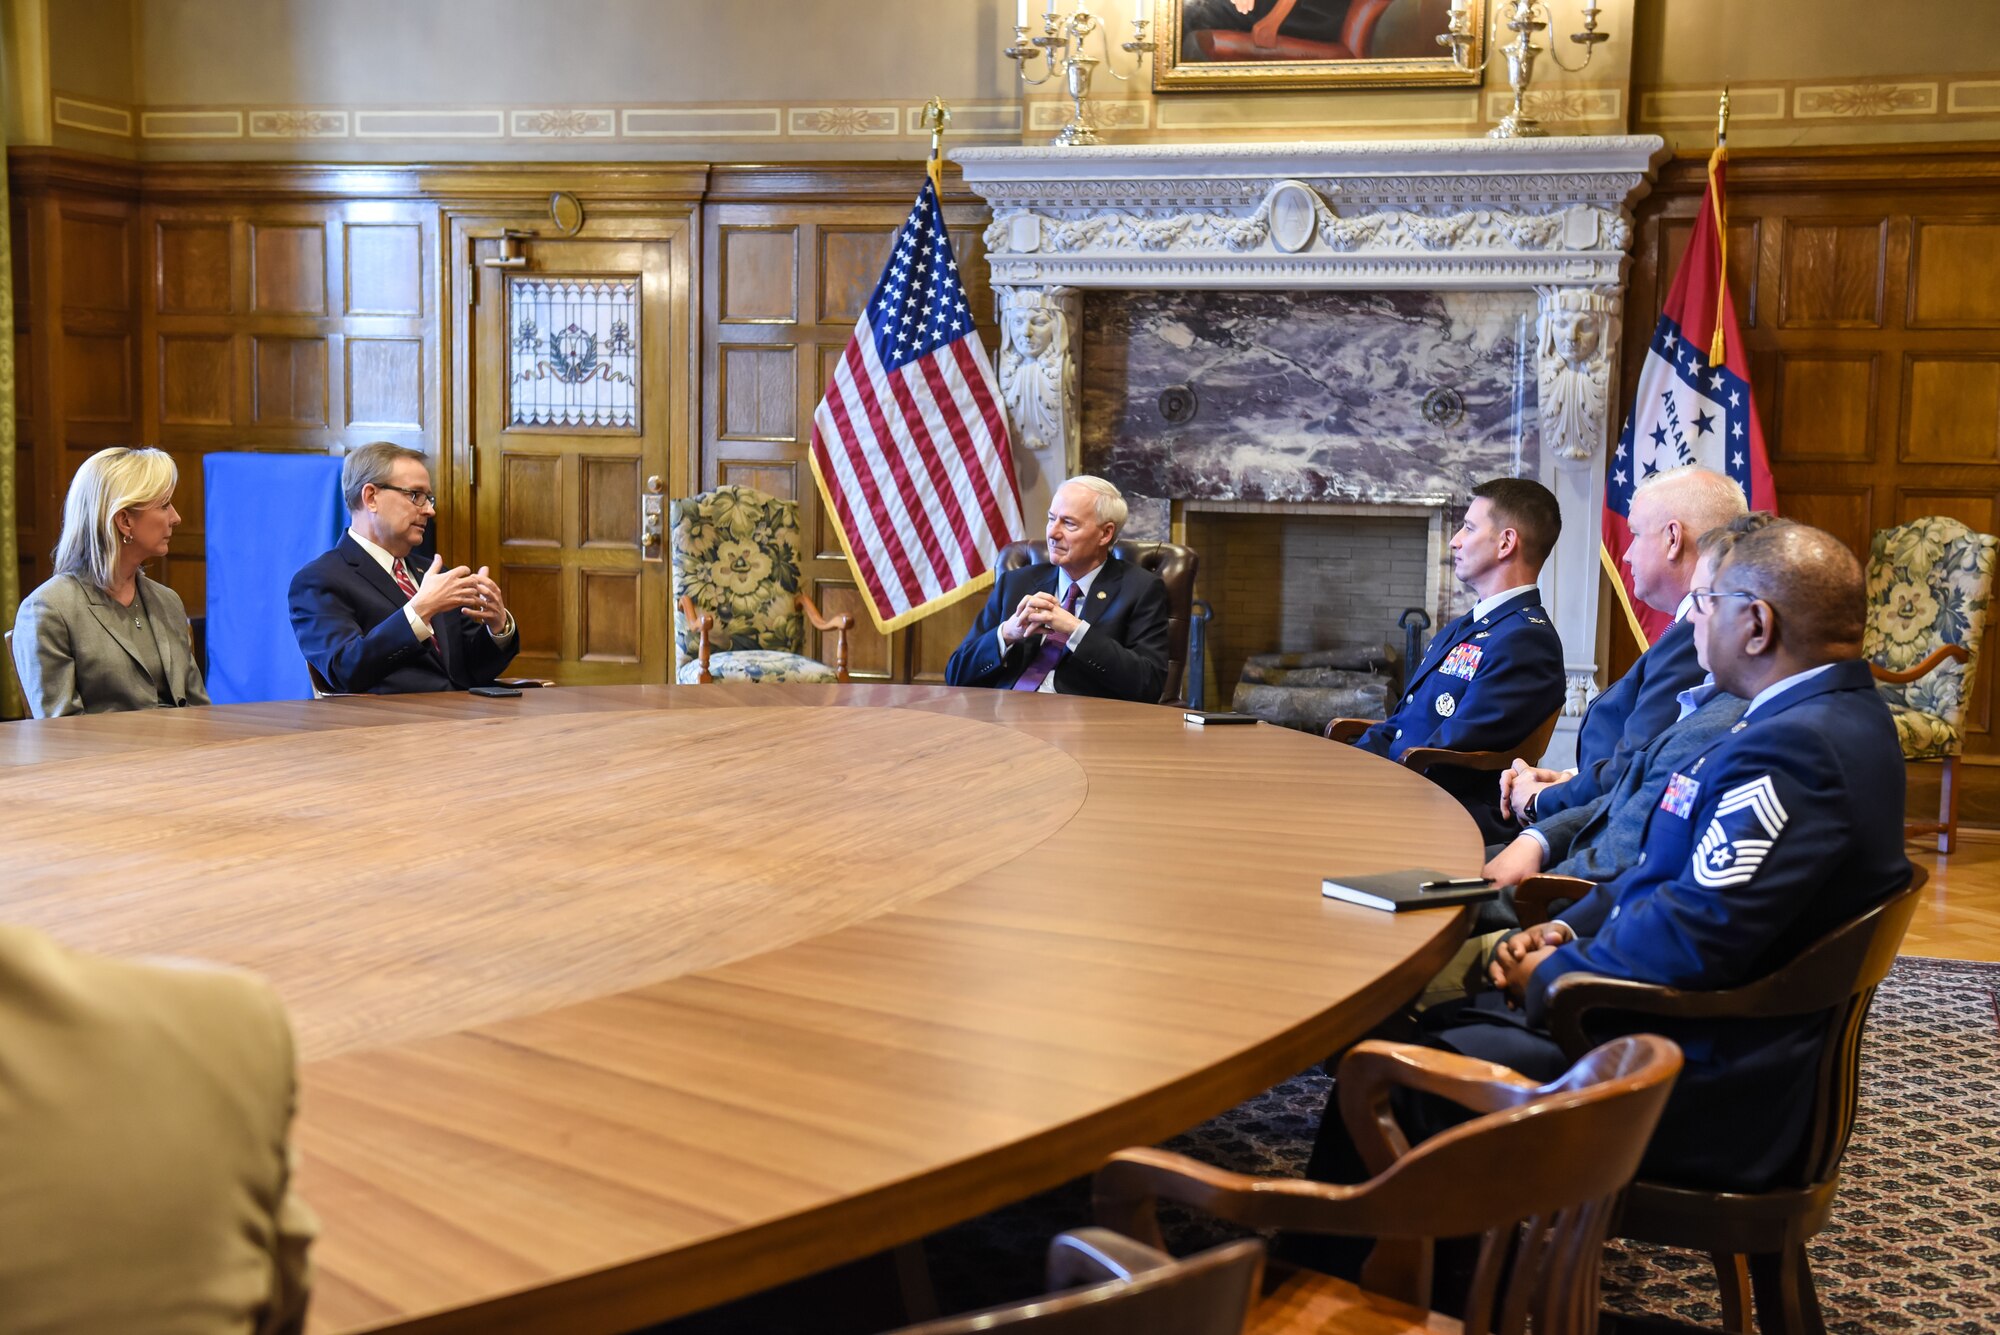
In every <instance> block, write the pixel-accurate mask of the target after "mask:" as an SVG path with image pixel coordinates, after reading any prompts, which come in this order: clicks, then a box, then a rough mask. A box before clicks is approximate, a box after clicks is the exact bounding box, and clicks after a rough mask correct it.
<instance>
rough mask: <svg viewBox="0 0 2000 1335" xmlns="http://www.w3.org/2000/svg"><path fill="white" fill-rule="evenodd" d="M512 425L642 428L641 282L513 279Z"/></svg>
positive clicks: (510, 293)
mask: <svg viewBox="0 0 2000 1335" xmlns="http://www.w3.org/2000/svg"><path fill="white" fill-rule="evenodd" d="M507 316H508V329H509V343H508V347H509V353H508V377H507V424H508V425H509V426H529V427H535V426H539V427H583V428H597V429H610V430H625V431H637V430H638V429H639V280H638V279H637V278H636V277H632V278H549V277H539V276H534V275H528V274H510V275H508V278H507Z"/></svg>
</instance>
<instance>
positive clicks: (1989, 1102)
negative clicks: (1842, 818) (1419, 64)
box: [926, 959, 2000, 1335]
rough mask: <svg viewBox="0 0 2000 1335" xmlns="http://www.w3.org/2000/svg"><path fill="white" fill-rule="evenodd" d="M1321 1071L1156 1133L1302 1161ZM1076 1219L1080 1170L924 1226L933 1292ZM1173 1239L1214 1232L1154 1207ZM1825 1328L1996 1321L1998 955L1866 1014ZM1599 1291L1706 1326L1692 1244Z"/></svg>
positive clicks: (1268, 1163)
mask: <svg viewBox="0 0 2000 1335" xmlns="http://www.w3.org/2000/svg"><path fill="white" fill-rule="evenodd" d="M1329 1084H1330V1082H1329V1081H1328V1079H1327V1078H1326V1077H1325V1076H1324V1075H1321V1074H1320V1073H1319V1072H1317V1071H1309V1072H1307V1073H1305V1074H1303V1075H1300V1076H1296V1077H1294V1078H1293V1079H1291V1080H1287V1081H1285V1082H1284V1083H1283V1084H1281V1085H1278V1086H1277V1087H1275V1088H1274V1089H1271V1090H1269V1091H1267V1092H1265V1093H1264V1094H1261V1095H1259V1096H1258V1097H1256V1098H1254V1099H1251V1100H1250V1101H1249V1102H1247V1103H1245V1104H1243V1105H1241V1106H1240V1107H1237V1108H1234V1109H1232V1110H1230V1111H1229V1112H1227V1113H1224V1114H1223V1115H1222V1116H1221V1117H1218V1118H1216V1119H1215V1120H1214V1121H1212V1122H1207V1123H1205V1124H1203V1125H1201V1126H1199V1127H1196V1128H1195V1129H1194V1130H1193V1131H1190V1132H1189V1133H1188V1134H1186V1135H1184V1136H1181V1137H1179V1138H1177V1139H1175V1140H1173V1141H1171V1142H1169V1145H1168V1148H1170V1149H1175V1150H1180V1151H1182V1152H1184V1153H1186V1154H1189V1155H1191V1156H1193V1157H1195V1158H1199V1159H1203V1160H1206V1161H1208V1162H1211V1163H1216V1164H1220V1165H1223V1166H1226V1167H1229V1168H1233V1169H1236V1170H1238V1171H1242V1172H1250V1173H1269V1174H1283V1175H1288V1176H1289V1175H1294V1174H1296V1173H1298V1172H1299V1171H1300V1170H1301V1169H1302V1168H1303V1166H1304V1163H1305V1158H1306V1154H1307V1152H1308V1151H1309V1149H1310V1148H1311V1145H1312V1136H1313V1131H1314V1128H1315V1127H1316V1126H1317V1125H1318V1124H1319V1115H1320V1110H1321V1109H1322V1108H1323V1107H1324V1106H1325V1102H1326V1092H1327V1088H1328V1085H1329ZM1088 1222H1090V1193H1089V1184H1088V1182H1087V1181H1078V1182H1073V1183H1069V1184H1067V1185H1065V1186H1063V1187H1060V1188H1058V1189H1056V1190H1055V1191H1051V1192H1048V1193H1045V1194H1043V1195H1041V1196H1036V1197H1033V1198H1032V1199H1030V1200H1027V1201H1023V1202H1021V1203H1020V1204H1018V1205H1015V1206H1011V1207H1009V1208H1008V1209H1005V1210H1001V1211H997V1212H995V1213H993V1214H990V1215H986V1216H984V1217H982V1218H980V1219H975V1220H972V1221H971V1222H969V1223H966V1224H963V1225H960V1226H959V1227H957V1228H954V1229H950V1230H947V1231H945V1232H943V1233H939V1234H936V1235H934V1236H933V1237H932V1238H930V1239H929V1241H928V1242H927V1244H926V1252H927V1254H928V1256H929V1258H930V1262H931V1270H932V1275H933V1279H934V1282H935V1284H936V1286H937V1289H938V1300H939V1305H940V1307H941V1308H942V1310H944V1311H947V1312H952V1311H966V1310H969V1309H973V1308H977V1307H981V1306H986V1305H989V1304H992V1303H997V1302H1004V1301H1007V1300H1010V1299H1013V1298H1017V1297H1022V1296H1025V1295H1027V1294H1031V1293H1034V1292H1036V1291H1037V1290H1038V1288H1039V1286H1040V1282H1041V1253H1042V1248H1043V1246H1044V1245H1045V1243H1046V1241H1047V1239H1048V1238H1050V1237H1051V1236H1053V1235H1054V1234H1056V1233H1058V1232H1060V1231H1061V1230H1063V1229H1065V1228H1073V1227H1076V1226H1078V1225H1081V1224H1086V1223H1088ZM1164 1224H1165V1228H1166V1231H1167V1236H1168V1240H1169V1242H1170V1243H1171V1244H1172V1245H1173V1248H1174V1250H1175V1251H1177V1252H1185V1251H1188V1250H1193V1249H1196V1248H1199V1247H1202V1246H1206V1245H1209V1244H1210V1243H1212V1242H1215V1241H1220V1240H1221V1239H1222V1238H1223V1237H1225V1236H1228V1234H1227V1233H1226V1232H1225V1231H1224V1230H1222V1229H1221V1228H1219V1227H1218V1226H1216V1225H1214V1224H1212V1223H1210V1222H1209V1221H1206V1220H1198V1219H1195V1218H1192V1217H1190V1216H1187V1215H1184V1214H1182V1215H1173V1214H1168V1215H1166V1216H1164ZM1812 1256H1813V1271H1814V1274H1815V1275H1816V1276H1817V1277H1818V1280H1819V1291H1820V1302H1821V1306H1822V1308H1823V1309H1824V1311H1825V1314H1826V1318H1827V1326H1828V1328H1829V1329H1830V1330H1831V1331H1833V1332H1834V1333H1835V1335H1875V1332H1891V1331H1923V1332H1935V1333H1936V1335H1987V1333H1989V1332H1991V1333H1993V1335H2000V964H1967V963H1960V962H1957V961H1951V960H1931V959H1904V960H1900V961H1898V962H1897V964H1896V967H1895V970H1894V972H1893V973H1891V974H1890V976H1889V979H1888V981H1887V982H1886V983H1885V984H1884V985H1883V987H1882V990H1881V992H1880V993H1879V994H1878V995H1877V997H1876V1002H1875V1009H1874V1012H1873V1014H1872V1015H1871V1017H1870V1019H1869V1027H1868V1034H1867V1047H1866V1049H1865V1058H1864V1077H1863V1086H1862V1097H1861V1112H1860V1118H1859V1121H1858V1123H1857V1126H1856V1130H1855V1136H1854V1141H1853V1143H1852V1144H1851V1145H1850V1147H1849V1149H1848V1155H1847V1164H1846V1171H1845V1177H1844V1180H1843V1182H1842V1186H1841V1191H1840V1198H1839V1203H1838V1204H1837V1206H1836V1207H1835V1211H1834V1219H1833V1223H1832V1224H1831V1225H1830V1226H1829V1227H1828V1228H1827V1229H1826V1231H1825V1232H1823V1233H1821V1234H1820V1235H1819V1237H1818V1238H1817V1239H1815V1240H1814V1242H1813V1245H1812ZM1606 1261H1607V1265H1606V1274H1605V1301H1606V1304H1607V1305H1608V1306H1609V1307H1611V1308H1612V1309H1613V1310H1616V1311H1621V1312H1632V1313H1642V1312H1652V1313H1658V1314H1661V1315H1666V1316H1671V1317H1674V1318H1676V1319H1678V1320H1681V1321H1688V1322H1694V1323H1697V1324H1713V1323H1714V1322H1715V1321H1716V1320H1717V1319H1718V1316H1719V1312H1718V1309H1717V1307H1716V1303H1715V1290H1714V1284H1713V1281H1712V1279H1711V1277H1710V1274H1709V1270H1708V1263H1707V1260H1706V1259H1705V1258H1703V1257H1699V1256H1695V1255H1693V1254H1690V1253H1676V1252H1668V1251H1664V1250H1662V1249H1657V1248H1640V1247H1634V1246H1626V1245H1620V1244H1613V1245H1612V1246H1611V1248H1610V1249H1609V1252H1608V1254H1607V1257H1606Z"/></svg>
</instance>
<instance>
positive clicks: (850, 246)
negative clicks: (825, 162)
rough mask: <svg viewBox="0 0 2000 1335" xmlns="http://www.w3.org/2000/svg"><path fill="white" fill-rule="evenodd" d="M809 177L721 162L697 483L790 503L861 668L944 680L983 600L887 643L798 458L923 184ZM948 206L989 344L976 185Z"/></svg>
mask: <svg viewBox="0 0 2000 1335" xmlns="http://www.w3.org/2000/svg"><path fill="white" fill-rule="evenodd" d="M816 175H817V174H816V173H812V172H808V171H801V172H794V173H787V174H785V175H784V176H780V177H773V176H772V175H770V174H769V172H768V171H767V170H764V169H756V168H744V169H740V170H723V169H717V171H716V172H715V173H714V175H713V177H712V179H711V182H710V199H711V201H713V202H711V203H710V204H708V205H707V207H706V209H705V214H706V219H705V229H706V230H705V234H704V240H703V252H704V254H705V256H706V261H705V263H704V270H705V278H704V282H703V293H704V295H703V300H702V404H703V406H702V459H701V469H700V479H701V485H702V486H703V487H704V488H706V487H713V486H716V485H718V484H721V483H737V484H739V485H742V486H748V487H755V488H757V489H758V490H760V491H766V492H770V493H771V494H773V495H776V496H785V497H789V498H791V499H794V500H796V501H798V502H799V526H800V531H801V538H802V542H803V547H804V554H805V557H806V563H805V565H806V568H805V570H804V571H803V572H802V573H803V576H804V580H803V582H804V585H805V588H806V591H807V592H809V593H810V594H811V595H812V597H813V600H814V601H815V602H817V603H818V604H819V606H820V610H822V611H823V612H825V613H827V614H828V615H829V616H831V615H834V614H836V613H839V612H849V613H852V614H853V616H854V621H855V630H854V632H853V634H852V635H851V637H850V639H849V645H850V654H851V662H850V670H851V671H852V673H853V675H854V676H855V677H856V678H858V679H866V680H871V681H920V682H921V681H942V680H944V668H945V662H946V660H948V659H949V658H950V657H951V652H952V650H953V649H956V648H957V647H958V643H959V641H960V640H961V639H963V638H964V637H965V632H966V630H967V629H968V628H970V626H971V625H972V621H973V618H974V617H975V616H976V615H977V614H978V611H979V600H978V599H967V600H964V601H961V602H960V603H959V604H957V605H956V606H953V607H950V608H947V609H945V610H944V611H942V612H939V613H936V614H934V615H932V616H930V617H927V618H926V619H924V620H923V621H921V622H919V623H918V624H917V625H915V626H912V627H910V628H909V629H908V630H906V631H904V632H902V633H901V634H899V635H897V636H895V637H894V639H893V642H892V640H891V639H890V638H888V637H884V636H883V635H881V634H880V633H879V632H877V631H876V630H875V628H874V625H873V623H872V622H871V621H870V620H869V617H868V612H867V609H866V607H865V605H864V604H863V602H862V598H861V594H860V590H859V588H858V587H857V586H856V584H855V581H854V575H853V572H852V570H851V568H850V567H849V566H848V563H847V558H846V556H845V555H844V554H843V553H842V551H841V548H840V539H839V538H838V537H837V536H836V535H835V533H834V530H833V528H832V526H831V525H829V524H828V522H827V512H826V507H825V506H824V505H823V504H822V503H821V500H820V495H819V489H818V487H817V486H816V485H815V483H814V481H813V474H812V465H811V464H810V463H809V462H808V460H807V453H808V451H809V449H810V447H811V444H812V414H813V409H814V408H815V407H816V406H817V405H818V403H819V401H820V398H821V396H822V395H824V394H825V392H826V385H827V381H828V378H829V377H830V376H831V375H832V373H833V368H834V365H835V364H836V363H837V362H838V361H839V359H840V355H841V353H842V352H843V351H844V350H845V349H846V347H847V340H848V337H849V336H850V335H851V334H852V333H853V332H854V323H855V320H856V319H857V318H858V317H859V316H860V314H861V310H862V307H863V306H865V305H866V304H867V301H868V297H869V295H870V294H871V293H872V292H873V291H874V289H875V283H876V280H877V279H878V278H880V277H881V274H882V267H883V265H884V264H885V263H886V262H887V261H888V257H889V248H890V245H891V243H892V242H893V241H894V239H895V235H896V229H897V228H899V227H900V226H902V224H903V220H904V218H905V217H907V216H908V214H909V208H910V195H911V194H912V189H913V185H914V184H918V183H917V182H914V181H913V179H912V178H911V176H910V175H909V173H908V172H906V171H904V172H895V171H879V172H874V173H868V174H865V175H863V174H854V175H851V176H849V177H848V178H847V179H846V181H845V188H843V189H840V190H838V191H834V190H831V189H829V187H830V186H834V185H836V184H837V183H836V182H834V181H830V180H826V179H824V178H823V177H822V178H820V179H815V177H816ZM944 213H945V222H946V224H947V225H948V226H949V227H950V229H951V244H952V248H953V250H954V251H956V253H957V255H958V261H959V270H960V272H961V273H962V274H963V275H964V277H965V280H966V296H967V304H968V305H969V306H970V307H971V308H972V311H973V313H974V317H975V319H976V321H977V327H978V329H979V331H980V333H981V335H982V337H984V339H985V341H986V346H987V348H988V350H989V351H997V349H998V347H999V338H998V335H997V333H996V331H995V327H994V324H993V295H992V291H991V289H990V288H989V287H988V286H987V282H986V248H985V245H984V243H983V242H982V241H981V239H980V233H981V231H982V229H983V228H984V225H985V223H986V221H987V219H988V217H989V216H990V215H989V213H988V211H987V209H986V207H985V206H984V205H983V204H982V203H979V202H978V201H977V200H975V199H972V198H970V197H961V198H960V199H959V200H958V201H956V202H954V201H953V200H952V199H951V197H950V196H949V195H947V199H946V202H945V208H944ZM808 634H809V635H817V632H813V631H810V630H808ZM825 638H826V639H828V640H829V641H830V639H831V637H830V636H829V637H825ZM808 652H812V653H816V654H818V655H820V656H821V657H822V658H823V659H824V660H825V661H827V662H831V661H833V660H832V655H833V645H832V644H831V643H830V642H829V643H826V644H824V645H820V644H813V645H809V646H808Z"/></svg>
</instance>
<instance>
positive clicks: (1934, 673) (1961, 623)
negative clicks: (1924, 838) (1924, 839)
mask: <svg viewBox="0 0 2000 1335" xmlns="http://www.w3.org/2000/svg"><path fill="white" fill-rule="evenodd" d="M1996 546H2000V539H1996V538H1995V537H1993V535H1992V534H1989V533H1975V532H1973V531H1972V530H1971V529H1969V528H1967V527H1966V526H1965V525H1964V524H1961V523H1960V522H1959V521H1958V520H1956V519H1951V518H1947V517H1945V516H1943V515H1930V516H1927V517H1926V518H1923V519H1913V520H1911V521H1910V522H1909V523H1907V524H1902V525H1899V526H1897V527H1895V528H1885V529H1883V530H1882V531H1881V532H1879V533H1877V534H1876V535H1875V541H1874V543H1873V544H1872V545H1871V547H1870V550H1869V554H1868V629H1867V633H1866V635H1865V636H1864V638H1863V640H1862V652H1863V653H1864V654H1866V655H1867V657H1868V660H1869V663H1870V665H1871V666H1872V667H1873V669H1874V672H1875V681H1876V689H1878V690H1880V691H1881V692H1882V698H1883V699H1884V700H1885V701H1887V702H1888V705H1889V712H1890V713H1891V714H1893V715H1894V716H1895V719H1896V733H1897V736H1898V737H1899V738H1900V739H1901V741H1902V743H1903V755H1904V758H1906V759H1909V760H1941V761H1943V762H1944V778H1943V785H1944V786H1943V792H1942V794H1941V796H1940V799H1939V803H1938V819H1937V822H1936V823H1935V824H1932V823H1929V822H1922V823H1913V824H1910V825H1908V826H1906V827H1905V833H1907V834H1912V835H1916V834H1935V835H1937V837H1938V851H1939V852H1941V853H1949V852H1951V851H1952V847H1953V845H1955V844H1956V843H1957V842H1958V757H1959V753H1960V751H1962V750H1963V749H1964V746H1965V738H1964V733H1963V731H1962V729H1963V726H1964V720H1965V702H1966V699H1967V697H1968V696H1969V695H1970V694H1971V692H1972V684H1973V677H1974V673H1975V671H1976V670H1977V668H1978V667H1979V643H1980V636H1981V634H1982V633H1983V632H1984V631H1985V628H1986V601H1987V598H1988V596H1989V595H1990V593H1991V592H1992V588H1993V556H1994V549H1995V547H1996Z"/></svg>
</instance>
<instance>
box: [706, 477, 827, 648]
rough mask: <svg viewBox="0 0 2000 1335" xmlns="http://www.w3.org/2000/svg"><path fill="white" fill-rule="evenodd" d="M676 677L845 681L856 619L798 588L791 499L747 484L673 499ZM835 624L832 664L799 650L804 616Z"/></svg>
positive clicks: (796, 514)
mask: <svg viewBox="0 0 2000 1335" xmlns="http://www.w3.org/2000/svg"><path fill="white" fill-rule="evenodd" d="M669 512H670V518H671V523H672V527H673V546H672V554H673V578H674V644H675V648H676V651H677V657H678V659H679V661H680V668H679V670H678V672H677V673H676V680H678V681H680V682H681V683H683V684H684V685H693V684H696V683H701V682H708V681H715V680H718V679H720V680H724V681H729V680H734V681H846V680H847V632H848V631H849V630H851V629H853V627H854V618H853V617H851V616H849V615H847V614H846V613H842V614H841V615H840V616H837V617H824V616H821V615H820V611H819V608H817V607H815V606H814V605H813V600H812V599H811V598H810V597H809V596H807V595H806V594H805V593H803V592H802V591H801V590H800V588H799V507H798V502H796V501H782V500H779V499H778V498H777V497H775V496H766V495H765V494H764V493H763V492H761V491H752V490H751V489H750V488H748V487H728V486H725V487H717V488H716V489H715V490H714V491H709V492H703V493H702V494H701V495H699V496H690V497H688V498H686V499H685V500H677V501H674V502H673V503H672V504H671V505H670V506H669ZM807 618H810V619H811V621H812V624H813V625H814V626H815V627H816V628H817V629H819V630H823V631H826V630H830V631H834V632H835V633H836V635H837V637H838V638H837V639H836V640H835V651H834V665H833V666H832V667H828V666H827V665H826V664H824V663H821V662H819V661H818V660H817V659H812V658H808V657H806V655H805V638H806V632H805V622H806V619H807Z"/></svg>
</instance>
